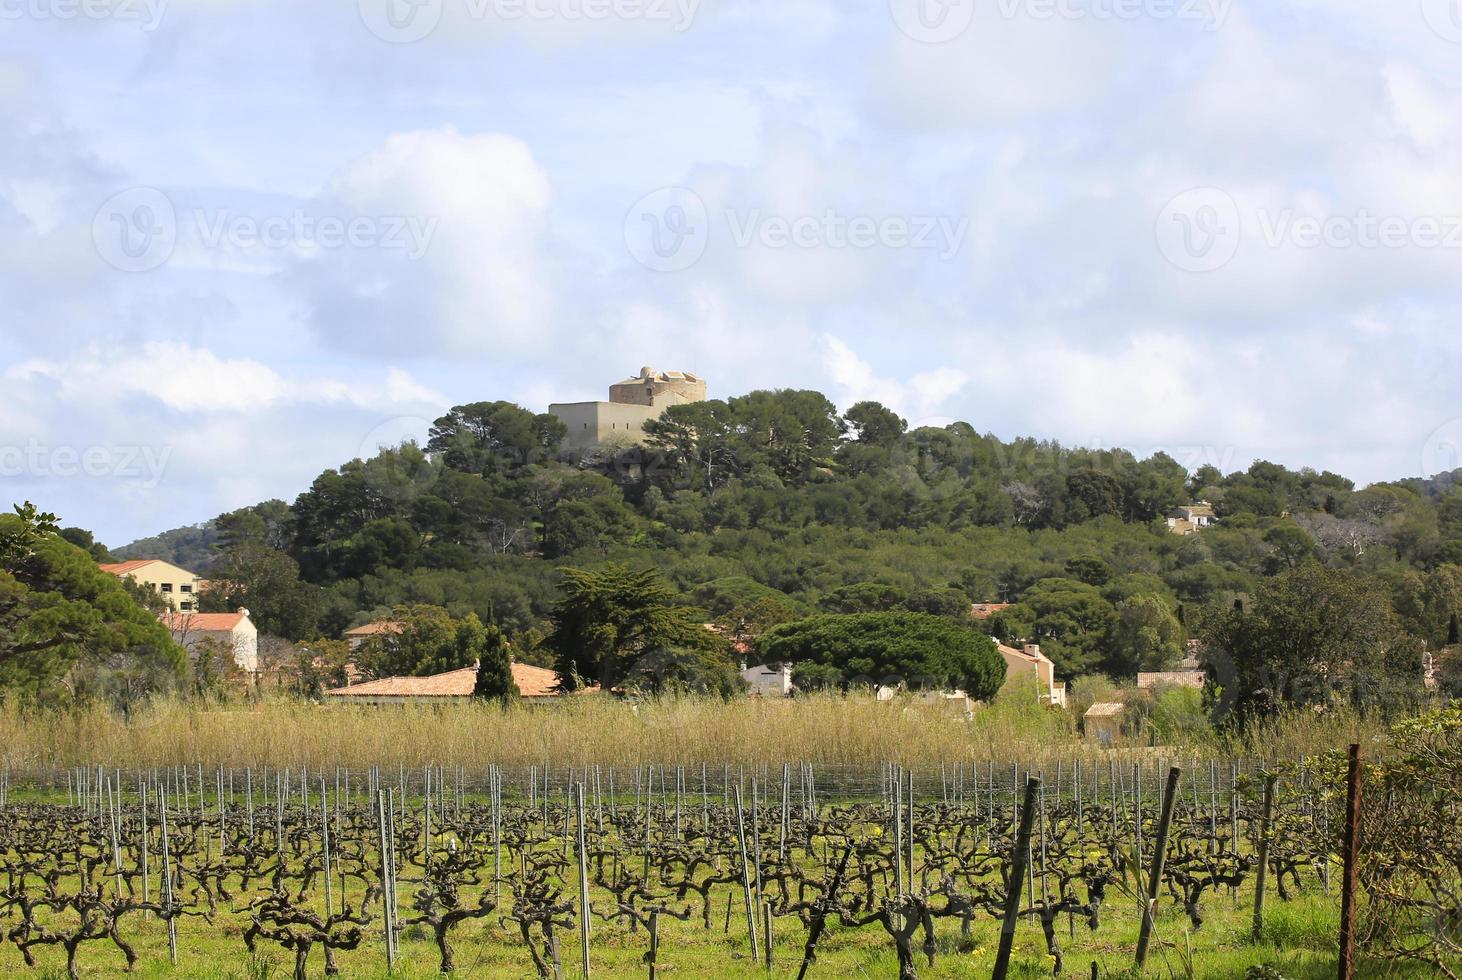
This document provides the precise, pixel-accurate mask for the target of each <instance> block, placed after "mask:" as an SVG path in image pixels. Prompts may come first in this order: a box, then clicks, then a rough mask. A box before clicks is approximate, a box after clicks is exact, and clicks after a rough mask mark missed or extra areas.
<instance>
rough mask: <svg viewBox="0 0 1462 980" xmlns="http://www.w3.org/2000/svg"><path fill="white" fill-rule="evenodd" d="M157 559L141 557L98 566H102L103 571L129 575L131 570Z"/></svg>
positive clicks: (133, 570)
mask: <svg viewBox="0 0 1462 980" xmlns="http://www.w3.org/2000/svg"><path fill="white" fill-rule="evenodd" d="M156 560H157V559H155V558H140V559H136V560H133V561H119V562H109V563H107V564H103V565H98V566H97V568H100V569H101V570H102V571H104V572H107V573H109V574H112V575H127V574H129V573H131V572H135V571H137V569H139V568H141V567H143V566H144V565H151V564H152V563H153V562H154V561H156Z"/></svg>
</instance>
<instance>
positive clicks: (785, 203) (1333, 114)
mask: <svg viewBox="0 0 1462 980" xmlns="http://www.w3.org/2000/svg"><path fill="white" fill-rule="evenodd" d="M1457 6H1458V5H1457V4H1456V3H1455V2H1453V0H1436V2H1431V0H1395V2H1388V3H1378V2H1376V0H1279V2H1276V0H699V2H697V0H0V503H7V502H8V501H9V500H12V499H13V500H21V499H27V498H29V499H33V500H35V501H37V502H38V503H41V504H43V505H45V506H47V507H49V508H50V509H53V510H55V511H57V512H59V513H60V514H61V516H62V517H63V519H64V520H65V521H66V522H68V523H72V524H79V525H82V526H86V527H91V528H94V529H95V530H96V531H97V532H98V535H99V536H100V537H101V539H102V540H104V541H107V542H108V543H111V544H120V543H122V542H124V541H127V540H130V539H132V538H134V537H137V536H141V535H144V534H150V533H154V532H156V531H159V530H162V529H165V528H169V527H175V526H178V525H181V524H187V523H194V522H198V521H202V520H206V519H208V518H210V517H212V516H214V515H216V514H218V513H219V512H221V511H224V510H227V509H230V508H233V507H237V506H240V505H243V504H246V503H251V502H254V501H256V500H259V499H263V498H267V497H275V496H277V497H283V498H285V499H292V498H293V496H294V495H295V494H296V493H298V492H299V491H300V490H301V489H303V488H304V487H305V486H307V485H308V483H309V481H310V479H311V478H312V477H313V476H314V475H315V474H317V473H318V472H319V471H320V470H321V469H323V468H325V467H327V466H332V465H336V464H338V463H340V462H342V461H344V460H346V459H349V458H352V457H354V456H357V455H360V454H362V453H369V452H372V451H374V447H375V446H377V445H379V444H382V443H393V442H396V441H399V440H400V439H401V438H404V437H408V436H420V435H422V434H424V432H425V430H426V427H427V425H428V424H429V422H430V420H431V419H433V418H435V417H436V416H437V415H438V414H440V412H441V410H442V409H444V408H446V407H448V406H450V405H452V404H455V403H460V402H464V401H471V400H481V399H495V398H505V399H511V400H515V401H518V402H520V403H521V404H523V405H525V406H528V407H531V408H534V409H537V410H542V409H544V408H545V407H546V406H547V404H548V403H549V402H550V401H556V400H565V401H569V400H580V399H590V398H596V397H600V398H602V397H604V390H605V388H606V386H607V385H608V384H609V383H610V382H612V381H615V380H618V379H619V378H620V377H623V376H626V375H629V374H632V373H634V372H635V371H637V370H638V368H639V367H640V365H642V364H653V365H655V366H657V367H660V368H670V369H687V370H696V371H699V372H701V373H704V374H705V375H707V376H708V377H709V379H710V383H711V387H712V393H713V395H716V396H726V395H731V394H737V393H741V392H744V391H747V390H750V389H753V388H758V387H793V386H795V387H810V388H816V389H819V390H821V391H824V392H826V393H827V394H828V395H829V396H831V397H832V398H833V399H834V400H835V401H837V402H838V403H839V404H841V405H843V406H845V407H846V406H847V405H849V404H851V403H852V402H853V401H854V400H857V399H862V398H875V399H878V400H880V401H883V402H885V403H887V404H889V405H890V406H892V407H894V408H896V409H898V410H899V411H900V412H902V413H903V414H904V415H905V416H907V417H908V418H909V419H910V420H911V421H912V422H914V423H915V424H918V423H928V422H936V423H940V422H943V421H947V420H948V419H951V418H961V419H966V420H968V421H970V422H971V423H972V424H974V425H975V426H976V427H977V428H979V429H981V430H986V431H992V432H994V433H996V434H998V435H1000V436H1002V437H1007V438H1009V437H1014V436H1019V435H1034V436H1039V437H1047V438H1054V439H1059V440H1061V441H1063V442H1068V443H1079V444H1086V445H1100V446H1126V447H1129V448H1132V449H1133V450H1135V451H1137V452H1138V453H1140V454H1143V455H1146V454H1147V453H1150V452H1152V451H1154V450H1156V449H1165V450H1167V451H1168V452H1170V453H1172V454H1173V455H1174V456H1175V457H1176V458H1178V459H1179V460H1180V461H1181V462H1183V463H1185V464H1186V465H1189V466H1190V467H1196V466H1198V465H1200V464H1202V463H1205V462H1212V463H1215V464H1216V465H1219V466H1222V467H1224V468H1225V469H1232V468H1239V467H1242V466H1246V465H1247V464H1248V462H1249V461H1250V460H1252V459H1254V458H1268V459H1273V460H1276V461H1280V462H1283V463H1286V464H1289V465H1293V466H1299V465H1312V466H1315V467H1317V468H1329V469H1334V470H1337V471H1340V472H1343V473H1345V474H1346V475H1349V476H1351V477H1353V478H1355V479H1356V480H1358V481H1360V482H1367V481H1372V480H1380V479H1389V478H1396V477H1400V476H1408V475H1415V474H1418V473H1421V472H1423V471H1436V470H1440V469H1445V468H1451V467H1453V466H1457V465H1462V457H1459V446H1462V421H1458V417H1459V416H1462V372H1459V370H1458V368H1459V360H1462V358H1459V353H1462V331H1459V330H1458V329H1457V325H1458V323H1459V312H1462V310H1459V308H1462V290H1459V285H1462V276H1459V273H1462V113H1459V112H1458V111H1457V107H1458V105H1459V95H1462V10H1458V9H1457Z"/></svg>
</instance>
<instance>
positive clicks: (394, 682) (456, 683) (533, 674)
mask: <svg viewBox="0 0 1462 980" xmlns="http://www.w3.org/2000/svg"><path fill="white" fill-rule="evenodd" d="M513 682H514V683H515V684H517V685H518V693H519V694H520V695H522V696H523V697H525V698H552V697H558V695H559V691H558V690H557V688H558V674H557V673H556V672H555V671H552V670H545V669H544V668H542V667H534V666H532V665H530V664H518V663H515V664H513ZM476 683H477V668H476V667H475V666H474V667H463V668H462V669H461V670H452V671H448V672H447V673H445V674H433V675H432V676H430V677H382V678H381V679H380V680H375V681H366V682H365V683H363V684H351V685H350V686H348V687H337V688H335V689H334V690H331V691H326V692H325V693H326V694H328V695H330V696H332V697H340V698H374V697H392V698H470V697H471V696H472V688H473V687H474V686H475V685H476Z"/></svg>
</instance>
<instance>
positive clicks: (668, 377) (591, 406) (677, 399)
mask: <svg viewBox="0 0 1462 980" xmlns="http://www.w3.org/2000/svg"><path fill="white" fill-rule="evenodd" d="M705 400H706V381H705V379H704V378H701V377H699V376H697V375H694V374H691V373H689V372H688V371H656V370H655V369H654V368H652V367H649V366H645V367H642V368H640V373H639V374H638V375H637V376H635V377H633V378H626V379H625V380H623V381H620V382H618V383H616V384H613V385H610V386H609V401H607V402H560V403H555V404H552V405H549V406H548V411H549V414H551V415H553V416H555V417H556V418H558V420H559V421H561V422H563V424H564V426H565V427H566V428H567V430H568V431H567V432H566V434H565V435H564V440H563V446H562V448H564V449H566V450H571V451H575V450H576V451H584V450H588V449H595V448H598V447H600V446H637V445H640V444H642V443H643V442H644V441H645V423H646V422H648V421H650V420H651V419H657V418H659V417H660V416H661V415H662V414H663V413H664V411H665V410H666V409H667V408H669V407H670V406H672V405H686V404H690V403H691V402H703V401H705Z"/></svg>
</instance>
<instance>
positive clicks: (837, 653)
mask: <svg viewBox="0 0 1462 980" xmlns="http://www.w3.org/2000/svg"><path fill="white" fill-rule="evenodd" d="M756 649H757V655H758V658H759V659H760V660H761V661H762V662H763V663H787V664H797V665H802V664H816V665H819V666H821V667H823V668H828V669H830V670H832V671H836V672H837V673H836V674H835V675H834V674H831V673H829V671H828V670H824V671H821V672H815V673H814V676H815V678H816V681H817V682H818V683H819V684H825V683H827V682H828V681H829V680H836V682H837V683H838V684H841V685H846V686H850V687H852V686H865V687H866V686H869V685H885V686H892V687H896V686H900V685H902V686H906V687H908V688H910V689H914V690H952V689H955V688H959V689H962V690H964V691H965V693H967V694H968V695H969V696H970V697H972V698H975V699H977V700H988V699H989V698H991V697H993V696H994V695H995V692H996V691H998V690H999V689H1000V686H1001V684H1003V683H1004V682H1005V661H1004V660H1003V659H1002V658H1001V656H1000V654H999V653H998V652H997V651H996V649H995V644H994V642H993V641H992V640H991V639H990V638H989V637H987V636H984V635H983V634H980V633H977V632H975V631H974V630H973V629H971V628H970V627H968V626H961V625H959V624H957V623H954V622H952V621H950V620H949V619H947V618H945V617H942V616H932V615H929V614H927V613H914V612H872V613H851V614H830V615H820V616H810V617H808V618H806V619H801V620H798V621H796V622H793V623H787V624H784V625H782V626H777V627H773V628H772V629H771V630H770V631H768V632H767V633H766V635H764V636H763V637H762V638H761V639H760V641H759V642H758V643H757V646H756Z"/></svg>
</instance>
